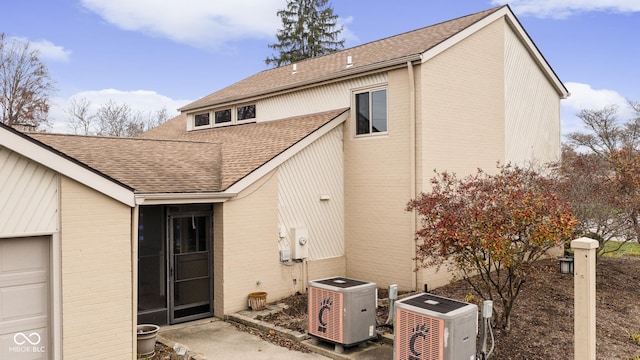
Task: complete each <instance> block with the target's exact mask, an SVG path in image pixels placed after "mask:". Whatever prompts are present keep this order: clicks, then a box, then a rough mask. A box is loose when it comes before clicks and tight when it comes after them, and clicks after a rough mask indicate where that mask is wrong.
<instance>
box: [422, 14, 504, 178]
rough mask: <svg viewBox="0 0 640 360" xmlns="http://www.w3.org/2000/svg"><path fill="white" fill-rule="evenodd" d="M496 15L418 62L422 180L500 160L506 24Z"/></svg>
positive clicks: (492, 165)
mask: <svg viewBox="0 0 640 360" xmlns="http://www.w3.org/2000/svg"><path fill="white" fill-rule="evenodd" d="M503 21H504V20H502V19H501V20H499V21H496V22H495V23H493V24H491V25H489V26H487V27H486V28H484V29H482V30H481V31H478V32H476V33H475V34H473V35H471V36H470V37H468V38H466V39H465V40H463V41H462V42H460V43H458V44H457V45H455V46H453V47H451V48H449V49H448V50H446V51H444V52H443V53H441V54H439V55H438V56H436V57H434V58H433V59H431V60H429V61H428V62H426V63H425V64H423V66H422V86H423V94H424V98H423V101H422V119H421V120H422V121H421V122H420V127H421V132H422V137H423V141H424V144H423V145H424V146H423V148H422V162H423V163H422V169H423V175H422V176H423V183H425V184H427V185H428V181H427V180H428V179H430V178H431V177H433V170H434V169H437V170H438V171H443V170H448V171H453V172H456V173H458V174H459V175H465V174H468V173H470V172H474V171H475V169H476V168H478V167H480V168H483V169H486V170H494V169H495V164H496V161H504V147H505V145H504V144H505V139H504V123H505V100H504V81H505V78H504V76H505V75H504V27H503Z"/></svg>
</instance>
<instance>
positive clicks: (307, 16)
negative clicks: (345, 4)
mask: <svg viewBox="0 0 640 360" xmlns="http://www.w3.org/2000/svg"><path fill="white" fill-rule="evenodd" d="M278 16H279V17H280V18H281V19H282V28H281V29H279V30H278V32H277V33H276V38H277V42H276V43H275V44H270V45H269V48H271V49H274V50H276V51H277V52H278V54H277V55H274V56H273V57H268V58H267V59H266V60H265V62H266V64H267V65H272V64H273V65H275V66H276V67H280V66H282V65H287V64H291V63H294V62H298V61H301V60H304V59H309V58H313V57H317V56H322V55H326V54H330V53H332V52H336V51H338V50H341V49H343V48H344V41H345V40H344V38H342V39H341V38H340V33H341V32H342V30H343V27H342V26H338V15H336V14H334V12H333V8H332V7H331V5H330V4H328V0H288V1H287V7H286V8H285V9H283V10H280V11H278Z"/></svg>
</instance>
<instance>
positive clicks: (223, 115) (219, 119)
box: [214, 109, 231, 124]
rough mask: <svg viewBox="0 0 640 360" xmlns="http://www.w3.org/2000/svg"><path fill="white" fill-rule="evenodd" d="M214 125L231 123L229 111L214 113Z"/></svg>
mask: <svg viewBox="0 0 640 360" xmlns="http://www.w3.org/2000/svg"><path fill="white" fill-rule="evenodd" d="M214 121H215V123H216V124H222V123H226V122H230V121H231V109H225V110H218V111H216V112H215V119H214Z"/></svg>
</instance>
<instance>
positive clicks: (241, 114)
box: [238, 104, 256, 121]
mask: <svg viewBox="0 0 640 360" xmlns="http://www.w3.org/2000/svg"><path fill="white" fill-rule="evenodd" d="M255 118H256V105H255V104H253V105H245V106H238V121H242V120H249V119H255Z"/></svg>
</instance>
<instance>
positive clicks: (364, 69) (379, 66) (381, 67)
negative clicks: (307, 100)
mask: <svg viewBox="0 0 640 360" xmlns="http://www.w3.org/2000/svg"><path fill="white" fill-rule="evenodd" d="M421 59H422V54H412V55H407V56H403V57H400V58H396V59H391V60H386V61H382V62H378V63H373V64H368V65H363V66H358V67H351V68H348V69H346V70H342V71H339V72H337V73H332V74H328V75H324V76H321V77H318V78H314V79H311V80H306V81H302V82H300V83H297V84H293V85H285V86H280V87H277V88H273V89H269V90H267V91H265V92H263V93H257V94H255V95H253V96H251V97H246V96H234V97H230V98H226V99H221V100H220V101H216V102H211V103H209V104H206V105H199V106H194V107H189V106H184V107H181V108H179V109H178V111H180V112H192V111H199V110H204V109H208V108H211V107H217V106H224V105H227V104H231V103H236V102H238V101H240V100H242V101H249V102H251V101H255V100H259V99H262V98H265V97H267V96H275V95H279V94H283V93H289V92H292V91H297V90H301V89H304V88H308V87H314V86H319V85H326V84H330V83H334V82H339V81H344V80H348V79H350V78H353V77H360V76H364V75H367V74H369V73H378V72H382V71H389V70H393V69H395V68H402V67H404V66H406V63H407V62H413V61H421ZM196 101H197V100H196Z"/></svg>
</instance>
